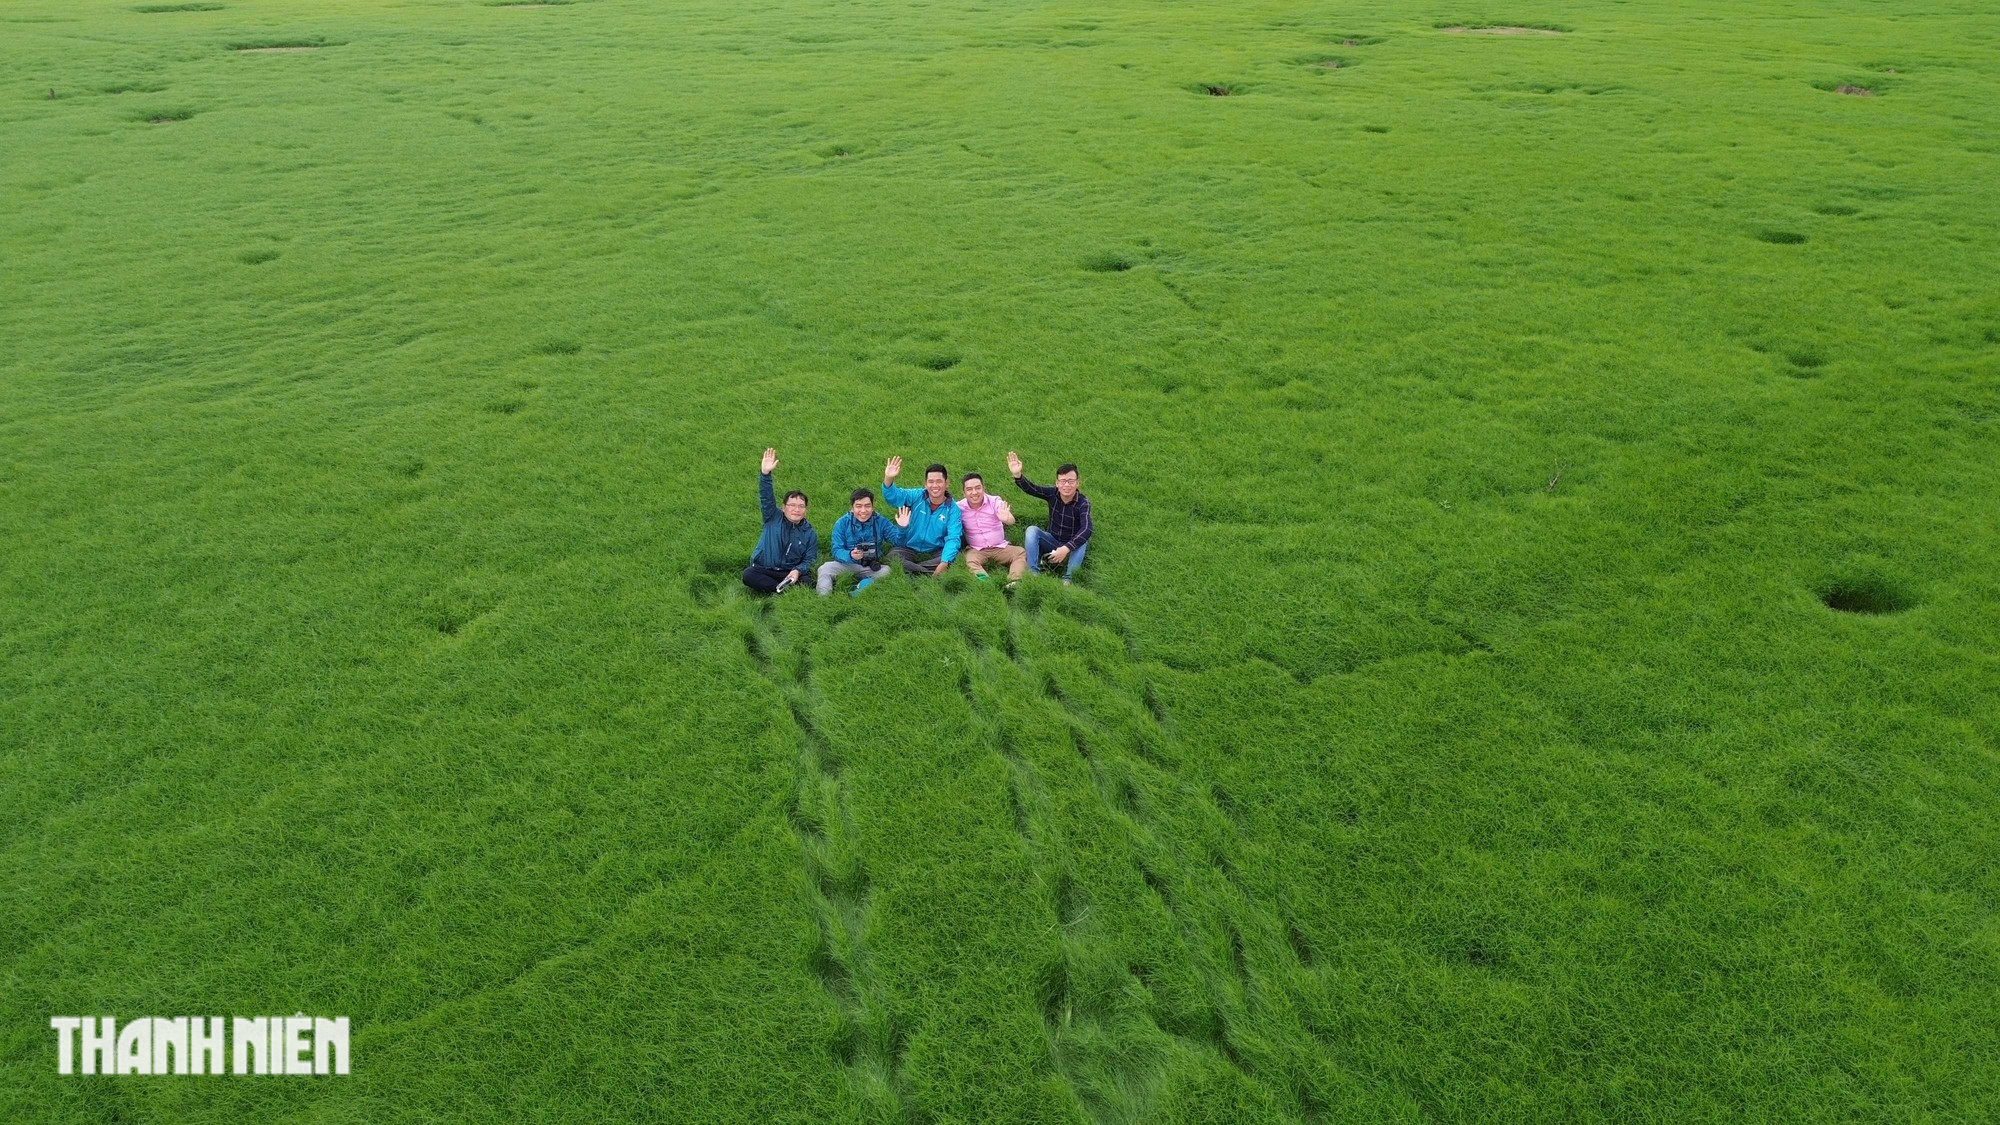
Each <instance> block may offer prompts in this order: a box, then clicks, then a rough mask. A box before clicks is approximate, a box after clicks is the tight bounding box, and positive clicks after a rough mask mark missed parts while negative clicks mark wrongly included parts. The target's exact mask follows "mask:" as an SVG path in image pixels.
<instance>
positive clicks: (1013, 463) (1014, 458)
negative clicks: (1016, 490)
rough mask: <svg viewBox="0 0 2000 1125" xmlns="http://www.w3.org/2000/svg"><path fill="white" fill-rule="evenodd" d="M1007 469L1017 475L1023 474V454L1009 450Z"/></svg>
mask: <svg viewBox="0 0 2000 1125" xmlns="http://www.w3.org/2000/svg"><path fill="white" fill-rule="evenodd" d="M1007 471H1008V472H1010V473H1013V474H1014V475H1015V476H1017V477H1018V476H1020V475H1021V455H1020V454H1018V453H1016V452H1014V451H1013V450H1011V449H1010V450H1008V451H1007Z"/></svg>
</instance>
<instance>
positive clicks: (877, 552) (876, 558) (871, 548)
mask: <svg viewBox="0 0 2000 1125" xmlns="http://www.w3.org/2000/svg"><path fill="white" fill-rule="evenodd" d="M854 549H855V550H857V551H860V552H861V557H860V558H858V559H855V560H854V561H855V562H858V563H860V564H861V565H863V566H878V565H880V564H881V562H882V544H880V543H857V544H855V545H854Z"/></svg>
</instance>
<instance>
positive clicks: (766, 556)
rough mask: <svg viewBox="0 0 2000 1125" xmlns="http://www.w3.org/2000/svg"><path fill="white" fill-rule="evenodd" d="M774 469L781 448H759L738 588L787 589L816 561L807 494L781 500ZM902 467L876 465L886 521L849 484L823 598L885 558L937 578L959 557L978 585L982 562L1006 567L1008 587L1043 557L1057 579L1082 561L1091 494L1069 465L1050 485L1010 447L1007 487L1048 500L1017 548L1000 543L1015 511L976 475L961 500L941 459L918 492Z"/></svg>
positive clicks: (823, 571)
mask: <svg viewBox="0 0 2000 1125" xmlns="http://www.w3.org/2000/svg"><path fill="white" fill-rule="evenodd" d="M777 467H778V451H777V450H775V449H766V450H765V451H764V467H763V470H762V471H761V472H759V473H758V474H757V499H758V502H759V503H760V504H761V506H762V507H763V512H764V531H763V534H761V535H759V536H758V537H757V549H756V550H755V551H753V552H751V555H750V565H749V566H748V567H745V568H744V570H743V584H744V585H745V586H748V587H750V588H751V589H752V590H756V591H758V592H759V593H765V594H779V593H783V592H784V591H786V590H789V589H791V588H792V587H793V586H795V585H797V584H798V583H800V582H801V581H803V580H804V579H805V577H806V576H807V575H809V574H812V573H814V571H813V564H814V563H815V562H817V561H818V559H819V533H818V532H816V531H814V530H813V525H812V523H811V521H809V520H807V519H806V494H805V493H803V492H800V491H799V490H797V489H793V490H792V491H790V492H787V493H785V500H784V503H783V504H782V505H780V504H779V503H778V499H777V494H776V492H775V490H773V488H772V487H771V473H772V471H773V470H775V469H776V468H777ZM902 471H903V459H902V458H901V457H891V458H889V462H888V464H886V465H884V466H883V467H882V503H883V504H884V505H885V506H893V507H894V508H895V509H896V515H895V517H894V518H893V519H891V518H890V517H888V516H884V515H880V514H878V513H877V512H876V511H875V493H874V492H873V491H871V490H869V489H866V488H857V489H855V490H854V494H853V496H852V497H851V498H850V499H851V503H850V504H849V505H848V512H847V514H846V515H844V516H842V517H840V519H839V520H837V521H835V523H834V525H833V557H832V558H830V559H828V560H827V561H826V562H824V563H820V564H819V570H818V576H819V592H820V596H821V597H825V596H826V595H828V594H831V593H833V585H834V583H835V582H837V581H839V580H840V578H841V576H842V575H847V574H852V575H856V576H858V577H859V578H860V582H859V583H858V584H857V585H856V586H855V588H854V592H855V593H857V594H858V593H860V592H861V591H862V590H864V589H866V588H867V587H868V585H869V584H870V583H872V582H874V581H875V580H876V579H877V578H881V577H883V576H884V575H886V574H888V573H889V567H890V565H891V564H892V563H895V564H900V565H901V566H902V568H903V571H904V573H906V574H911V575H916V576H920V577H928V576H942V575H943V574H944V572H945V571H946V570H948V569H950V568H951V564H952V562H953V561H954V560H956V559H958V558H960V557H961V555H962V556H963V557H964V559H965V566H966V569H967V570H970V571H971V572H972V575H973V577H974V578H977V579H978V580H979V581H981V582H984V581H986V580H987V578H986V564H987V563H989V562H992V563H1004V564H1006V566H1007V588H1008V589H1010V590H1011V589H1013V588H1014V584H1015V583H1017V582H1019V581H1020V580H1021V576H1022V575H1023V574H1024V573H1026V572H1027V571H1036V572H1040V570H1041V569H1042V564H1043V563H1048V564H1050V565H1052V566H1060V567H1062V568H1063V584H1064V585H1068V584H1069V582H1070V580H1071V579H1072V578H1074V577H1076V568H1077V567H1079V566H1082V565H1083V554H1084V550H1085V549H1086V548H1087V547H1088V546H1089V545H1090V531H1091V526H1090V499H1089V498H1088V497H1086V496H1085V495H1084V494H1083V493H1081V492H1079V491H1077V487H1076V466H1075V465H1072V464H1068V463H1065V464H1062V465H1059V466H1057V467H1056V484H1055V487H1054V488H1048V487H1045V486H1043V485H1039V484H1036V483H1034V482H1033V481H1030V480H1029V479H1028V478H1026V477H1024V476H1022V475H1021V458H1020V457H1018V456H1017V455H1015V453H1014V451H1013V450H1008V451H1007V471H1008V472H1011V473H1013V474H1014V484H1015V485H1016V486H1017V487H1018V488H1020V490H1021V491H1023V492H1025V493H1027V494H1028V495H1030V496H1033V497H1037V498H1038V499H1041V500H1046V501H1048V505H1049V519H1048V526H1047V527H1046V528H1044V527H1041V526H1033V527H1030V528H1028V530H1027V533H1026V534H1025V535H1024V536H1023V537H1022V545H1021V546H1019V547H1016V546H1014V545H1013V544H1011V543H1009V542H1007V529H1008V528H1009V527H1012V526H1013V524H1014V512H1013V510H1012V509H1011V508H1009V507H1008V506H1007V501H1005V500H1003V499H1001V498H1000V497H998V496H995V495H993V494H992V493H990V492H988V491H986V480H985V478H983V477H981V476H980V475H979V474H978V473H967V474H965V480H964V481H963V482H962V483H963V486H964V492H965V496H964V498H963V499H960V500H953V499H952V498H951V473H950V472H949V471H947V470H946V469H945V467H944V466H943V465H932V466H930V467H929V468H927V469H925V470H924V486H923V487H922V488H920V489H918V488H898V487H897V486H896V483H895V481H896V476H897V474H898V473H901V472H902ZM961 548H963V550H962V551H961Z"/></svg>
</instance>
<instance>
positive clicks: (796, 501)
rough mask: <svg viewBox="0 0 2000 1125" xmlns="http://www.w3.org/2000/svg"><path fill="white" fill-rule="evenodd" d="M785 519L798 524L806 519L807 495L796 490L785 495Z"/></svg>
mask: <svg viewBox="0 0 2000 1125" xmlns="http://www.w3.org/2000/svg"><path fill="white" fill-rule="evenodd" d="M785 518H786V519H788V520H790V521H792V522H793V523H797V522H799V521H800V520H802V519H804V518H806V494H805V493H803V492H800V491H799V490H798V489H796V488H794V489H792V490H791V491H790V492H787V493H785Z"/></svg>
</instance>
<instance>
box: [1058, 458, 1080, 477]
mask: <svg viewBox="0 0 2000 1125" xmlns="http://www.w3.org/2000/svg"><path fill="white" fill-rule="evenodd" d="M1075 471H1076V462H1074V461H1064V462H1063V463H1062V464H1060V465H1057V466H1056V475H1057V476H1061V475H1063V474H1064V473H1073V472H1075Z"/></svg>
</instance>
